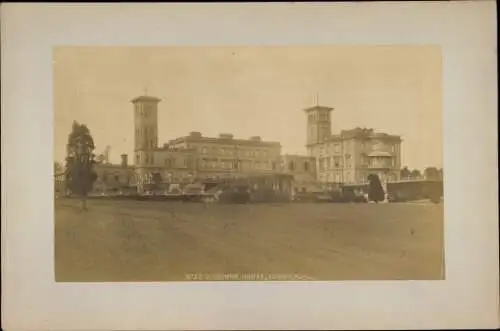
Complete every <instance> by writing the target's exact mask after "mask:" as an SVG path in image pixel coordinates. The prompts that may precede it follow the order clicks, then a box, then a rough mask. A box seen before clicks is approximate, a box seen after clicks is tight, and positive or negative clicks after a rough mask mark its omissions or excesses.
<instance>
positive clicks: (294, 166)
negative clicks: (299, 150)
mask: <svg viewBox="0 0 500 331" xmlns="http://www.w3.org/2000/svg"><path fill="white" fill-rule="evenodd" d="M287 168H288V170H289V171H301V170H303V171H306V172H307V171H309V170H311V166H310V164H309V161H304V162H295V161H293V160H292V161H289V162H288V165H287Z"/></svg>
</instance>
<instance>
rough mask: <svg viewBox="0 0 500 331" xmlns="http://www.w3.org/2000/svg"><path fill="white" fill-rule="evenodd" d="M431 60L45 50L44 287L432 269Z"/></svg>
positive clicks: (398, 51)
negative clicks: (50, 87)
mask: <svg viewBox="0 0 500 331" xmlns="http://www.w3.org/2000/svg"><path fill="white" fill-rule="evenodd" d="M441 63H442V58H441V49H440V48H439V47H435V46H359V47H357V46H293V47H264V46H262V47H257V46H256V47H173V46H172V47H55V48H54V49H53V77H54V82H53V84H54V130H55V132H54V143H55V145H54V152H55V155H54V196H55V223H54V224H55V243H54V244H55V278H56V281H58V282H121V281H124V282H126V281H154V282H158V281H238V280H242V281H259V280H266V281H273V280H276V281H300V280H308V281H317V280H320V281H334V280H442V279H444V278H445V275H444V270H445V268H444V263H445V261H444V246H443V242H444V232H443V229H444V212H443V162H442V143H443V142H442V131H441V130H442V129H441V128H442V121H441V119H442V98H441V94H442V91H441V86H442V79H441Z"/></svg>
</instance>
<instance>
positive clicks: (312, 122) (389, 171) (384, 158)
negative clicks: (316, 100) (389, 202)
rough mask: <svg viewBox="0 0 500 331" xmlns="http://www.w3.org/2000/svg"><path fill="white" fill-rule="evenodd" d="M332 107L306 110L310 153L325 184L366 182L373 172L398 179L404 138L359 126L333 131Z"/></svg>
mask: <svg viewBox="0 0 500 331" xmlns="http://www.w3.org/2000/svg"><path fill="white" fill-rule="evenodd" d="M332 110H333V109H332V108H328V107H323V106H315V107H311V108H308V109H305V113H306V116H307V145H306V147H307V152H308V156H310V157H313V158H314V159H315V160H316V173H317V179H318V181H320V182H323V183H344V184H359V183H365V182H366V181H367V177H368V175H369V174H376V175H378V176H379V178H380V179H381V181H382V182H387V181H397V180H399V176H400V169H401V137H399V136H396V135H389V134H387V133H381V132H375V131H374V130H373V129H363V128H355V129H351V130H343V131H341V132H340V134H337V135H333V134H332V133H331V113H332Z"/></svg>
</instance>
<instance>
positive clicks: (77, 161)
mask: <svg viewBox="0 0 500 331" xmlns="http://www.w3.org/2000/svg"><path fill="white" fill-rule="evenodd" d="M94 149H95V146H94V139H93V138H92V135H91V134H90V130H89V129H88V128H87V126H86V125H85V124H78V123H77V122H76V121H75V122H73V127H72V130H71V133H70V134H69V136H68V144H67V145H66V153H67V156H66V169H67V171H66V183H67V187H68V189H69V191H70V192H71V194H76V195H79V196H80V197H81V198H82V209H84V210H85V209H87V195H88V193H89V192H90V191H91V190H92V186H93V184H94V182H95V180H96V179H97V174H96V173H95V171H94V169H93V166H94V164H95V160H94V157H95V155H94V153H93V151H94Z"/></svg>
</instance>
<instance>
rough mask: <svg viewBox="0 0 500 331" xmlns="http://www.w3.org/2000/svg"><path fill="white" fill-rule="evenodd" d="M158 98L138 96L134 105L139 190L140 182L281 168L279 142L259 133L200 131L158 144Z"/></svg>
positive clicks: (235, 174) (142, 183)
mask: <svg viewBox="0 0 500 331" xmlns="http://www.w3.org/2000/svg"><path fill="white" fill-rule="evenodd" d="M160 101H161V100H160V99H157V98H154V97H150V96H140V97H137V98H135V99H133V100H132V103H133V105H134V123H135V139H134V140H135V148H134V161H135V162H134V163H135V171H136V175H137V184H138V189H139V191H142V190H144V185H145V184H148V183H151V182H152V181H154V178H155V176H156V178H161V180H162V181H166V182H169V181H172V182H177V181H182V180H186V179H188V180H189V179H194V178H207V177H221V176H226V175H227V176H239V175H254V174H264V173H280V172H281V144H280V143H279V142H272V141H263V140H262V139H261V138H260V137H251V138H249V139H237V138H234V137H233V135H232V134H220V135H219V136H218V137H204V136H203V135H202V134H201V133H200V132H191V133H190V134H189V135H187V136H184V137H180V138H177V139H173V140H170V141H169V142H168V143H165V144H163V145H162V146H159V145H158V104H159V103H160Z"/></svg>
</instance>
